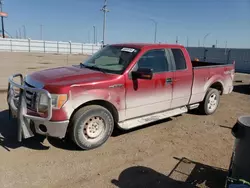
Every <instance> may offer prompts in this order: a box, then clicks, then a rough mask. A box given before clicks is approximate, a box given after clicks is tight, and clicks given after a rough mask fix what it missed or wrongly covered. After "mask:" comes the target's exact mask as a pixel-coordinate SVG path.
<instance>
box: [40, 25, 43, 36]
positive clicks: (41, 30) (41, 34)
mask: <svg viewBox="0 0 250 188" xmlns="http://www.w3.org/2000/svg"><path fill="white" fill-rule="evenodd" d="M40 40H43V25H42V24H41V25H40Z"/></svg>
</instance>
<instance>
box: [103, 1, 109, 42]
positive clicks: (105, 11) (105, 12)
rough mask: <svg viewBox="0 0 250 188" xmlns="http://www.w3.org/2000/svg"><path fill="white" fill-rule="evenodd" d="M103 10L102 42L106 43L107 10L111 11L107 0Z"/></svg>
mask: <svg viewBox="0 0 250 188" xmlns="http://www.w3.org/2000/svg"><path fill="white" fill-rule="evenodd" d="M101 11H102V12H103V31H102V44H103V45H104V44H105V29H106V14H107V12H109V10H108V9H107V0H104V5H103V7H102V9H101Z"/></svg>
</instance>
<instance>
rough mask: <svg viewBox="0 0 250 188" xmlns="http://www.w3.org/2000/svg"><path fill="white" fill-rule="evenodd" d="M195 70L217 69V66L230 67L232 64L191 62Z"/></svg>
mask: <svg viewBox="0 0 250 188" xmlns="http://www.w3.org/2000/svg"><path fill="white" fill-rule="evenodd" d="M191 62H192V65H193V68H202V67H217V66H228V65H232V64H225V63H215V62H204V61H191Z"/></svg>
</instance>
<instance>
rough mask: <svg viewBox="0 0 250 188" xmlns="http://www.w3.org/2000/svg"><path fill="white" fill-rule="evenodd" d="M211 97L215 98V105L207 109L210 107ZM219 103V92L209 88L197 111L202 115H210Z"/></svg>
mask: <svg viewBox="0 0 250 188" xmlns="http://www.w3.org/2000/svg"><path fill="white" fill-rule="evenodd" d="M211 96H215V97H216V105H215V106H214V107H213V108H209V107H211V106H209V105H210V104H209V103H210V97H211ZM219 103H220V92H219V91H218V90H217V89H213V88H209V89H208V91H207V94H206V96H205V98H204V100H203V102H202V103H201V104H200V108H199V110H200V112H201V113H202V114H204V115H211V114H213V113H215V112H216V110H217V108H218V106H219Z"/></svg>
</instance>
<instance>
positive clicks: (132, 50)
mask: <svg viewBox="0 0 250 188" xmlns="http://www.w3.org/2000/svg"><path fill="white" fill-rule="evenodd" d="M121 51H122V52H131V53H132V52H135V51H136V50H135V49H134V48H122V49H121Z"/></svg>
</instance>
